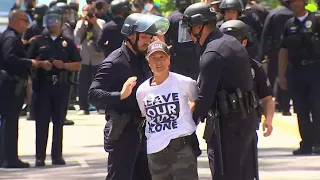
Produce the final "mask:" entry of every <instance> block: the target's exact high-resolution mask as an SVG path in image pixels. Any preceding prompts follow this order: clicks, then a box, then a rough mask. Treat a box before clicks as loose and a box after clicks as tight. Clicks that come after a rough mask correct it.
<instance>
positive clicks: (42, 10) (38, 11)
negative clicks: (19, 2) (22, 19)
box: [32, 4, 49, 21]
mask: <svg viewBox="0 0 320 180" xmlns="http://www.w3.org/2000/svg"><path fill="white" fill-rule="evenodd" d="M48 10H49V7H48V6H47V5H45V4H36V6H35V7H34V8H33V9H32V13H33V18H34V19H35V20H37V21H38V20H42V18H43V16H44V15H45V14H46V13H47V11H48Z"/></svg>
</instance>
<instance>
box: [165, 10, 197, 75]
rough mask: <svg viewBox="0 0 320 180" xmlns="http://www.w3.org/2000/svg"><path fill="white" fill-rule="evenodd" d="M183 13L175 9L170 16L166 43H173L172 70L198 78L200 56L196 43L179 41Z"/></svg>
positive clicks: (171, 50)
mask: <svg viewBox="0 0 320 180" xmlns="http://www.w3.org/2000/svg"><path fill="white" fill-rule="evenodd" d="M182 16H183V14H182V13H181V12H180V11H174V12H173V13H171V14H170V15H169V16H168V20H169V21H170V27H169V30H168V32H167V33H166V34H165V35H166V43H167V44H168V45H172V47H171V49H170V53H171V71H173V72H176V73H178V74H182V75H184V76H188V77H191V78H192V79H197V77H198V75H199V57H198V56H197V54H196V46H195V44H194V43H193V42H192V41H190V42H184V43H179V42H178V38H179V33H181V32H179V29H180V28H179V22H180V21H181V19H182Z"/></svg>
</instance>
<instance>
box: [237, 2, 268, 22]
mask: <svg viewBox="0 0 320 180" xmlns="http://www.w3.org/2000/svg"><path fill="white" fill-rule="evenodd" d="M243 5H244V7H245V14H246V13H254V14H256V15H257V16H258V17H259V20H260V22H261V24H264V22H265V20H266V18H267V16H268V14H269V9H268V7H267V6H265V5H262V3H259V2H258V1H256V0H243Z"/></svg>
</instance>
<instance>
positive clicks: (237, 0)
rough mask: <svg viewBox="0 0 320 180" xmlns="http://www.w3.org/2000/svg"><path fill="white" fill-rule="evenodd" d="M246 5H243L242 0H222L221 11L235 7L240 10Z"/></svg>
mask: <svg viewBox="0 0 320 180" xmlns="http://www.w3.org/2000/svg"><path fill="white" fill-rule="evenodd" d="M244 8H245V6H244V5H243V2H242V0H222V1H221V3H220V9H221V12H223V11H224V10H226V9H235V10H237V11H239V12H242V11H243V10H244Z"/></svg>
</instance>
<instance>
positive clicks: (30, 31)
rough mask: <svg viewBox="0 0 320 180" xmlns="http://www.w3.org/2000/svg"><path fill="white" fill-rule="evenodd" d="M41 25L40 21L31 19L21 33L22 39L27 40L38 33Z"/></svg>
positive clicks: (41, 27) (40, 30) (41, 28)
mask: <svg viewBox="0 0 320 180" xmlns="http://www.w3.org/2000/svg"><path fill="white" fill-rule="evenodd" d="M43 29H44V28H43V26H42V23H38V22H37V21H33V22H32V23H31V24H30V25H29V27H28V28H27V30H26V31H25V32H24V33H23V35H22V39H23V40H26V41H29V39H31V38H32V37H34V36H37V35H40V34H41V32H42V31H43Z"/></svg>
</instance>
